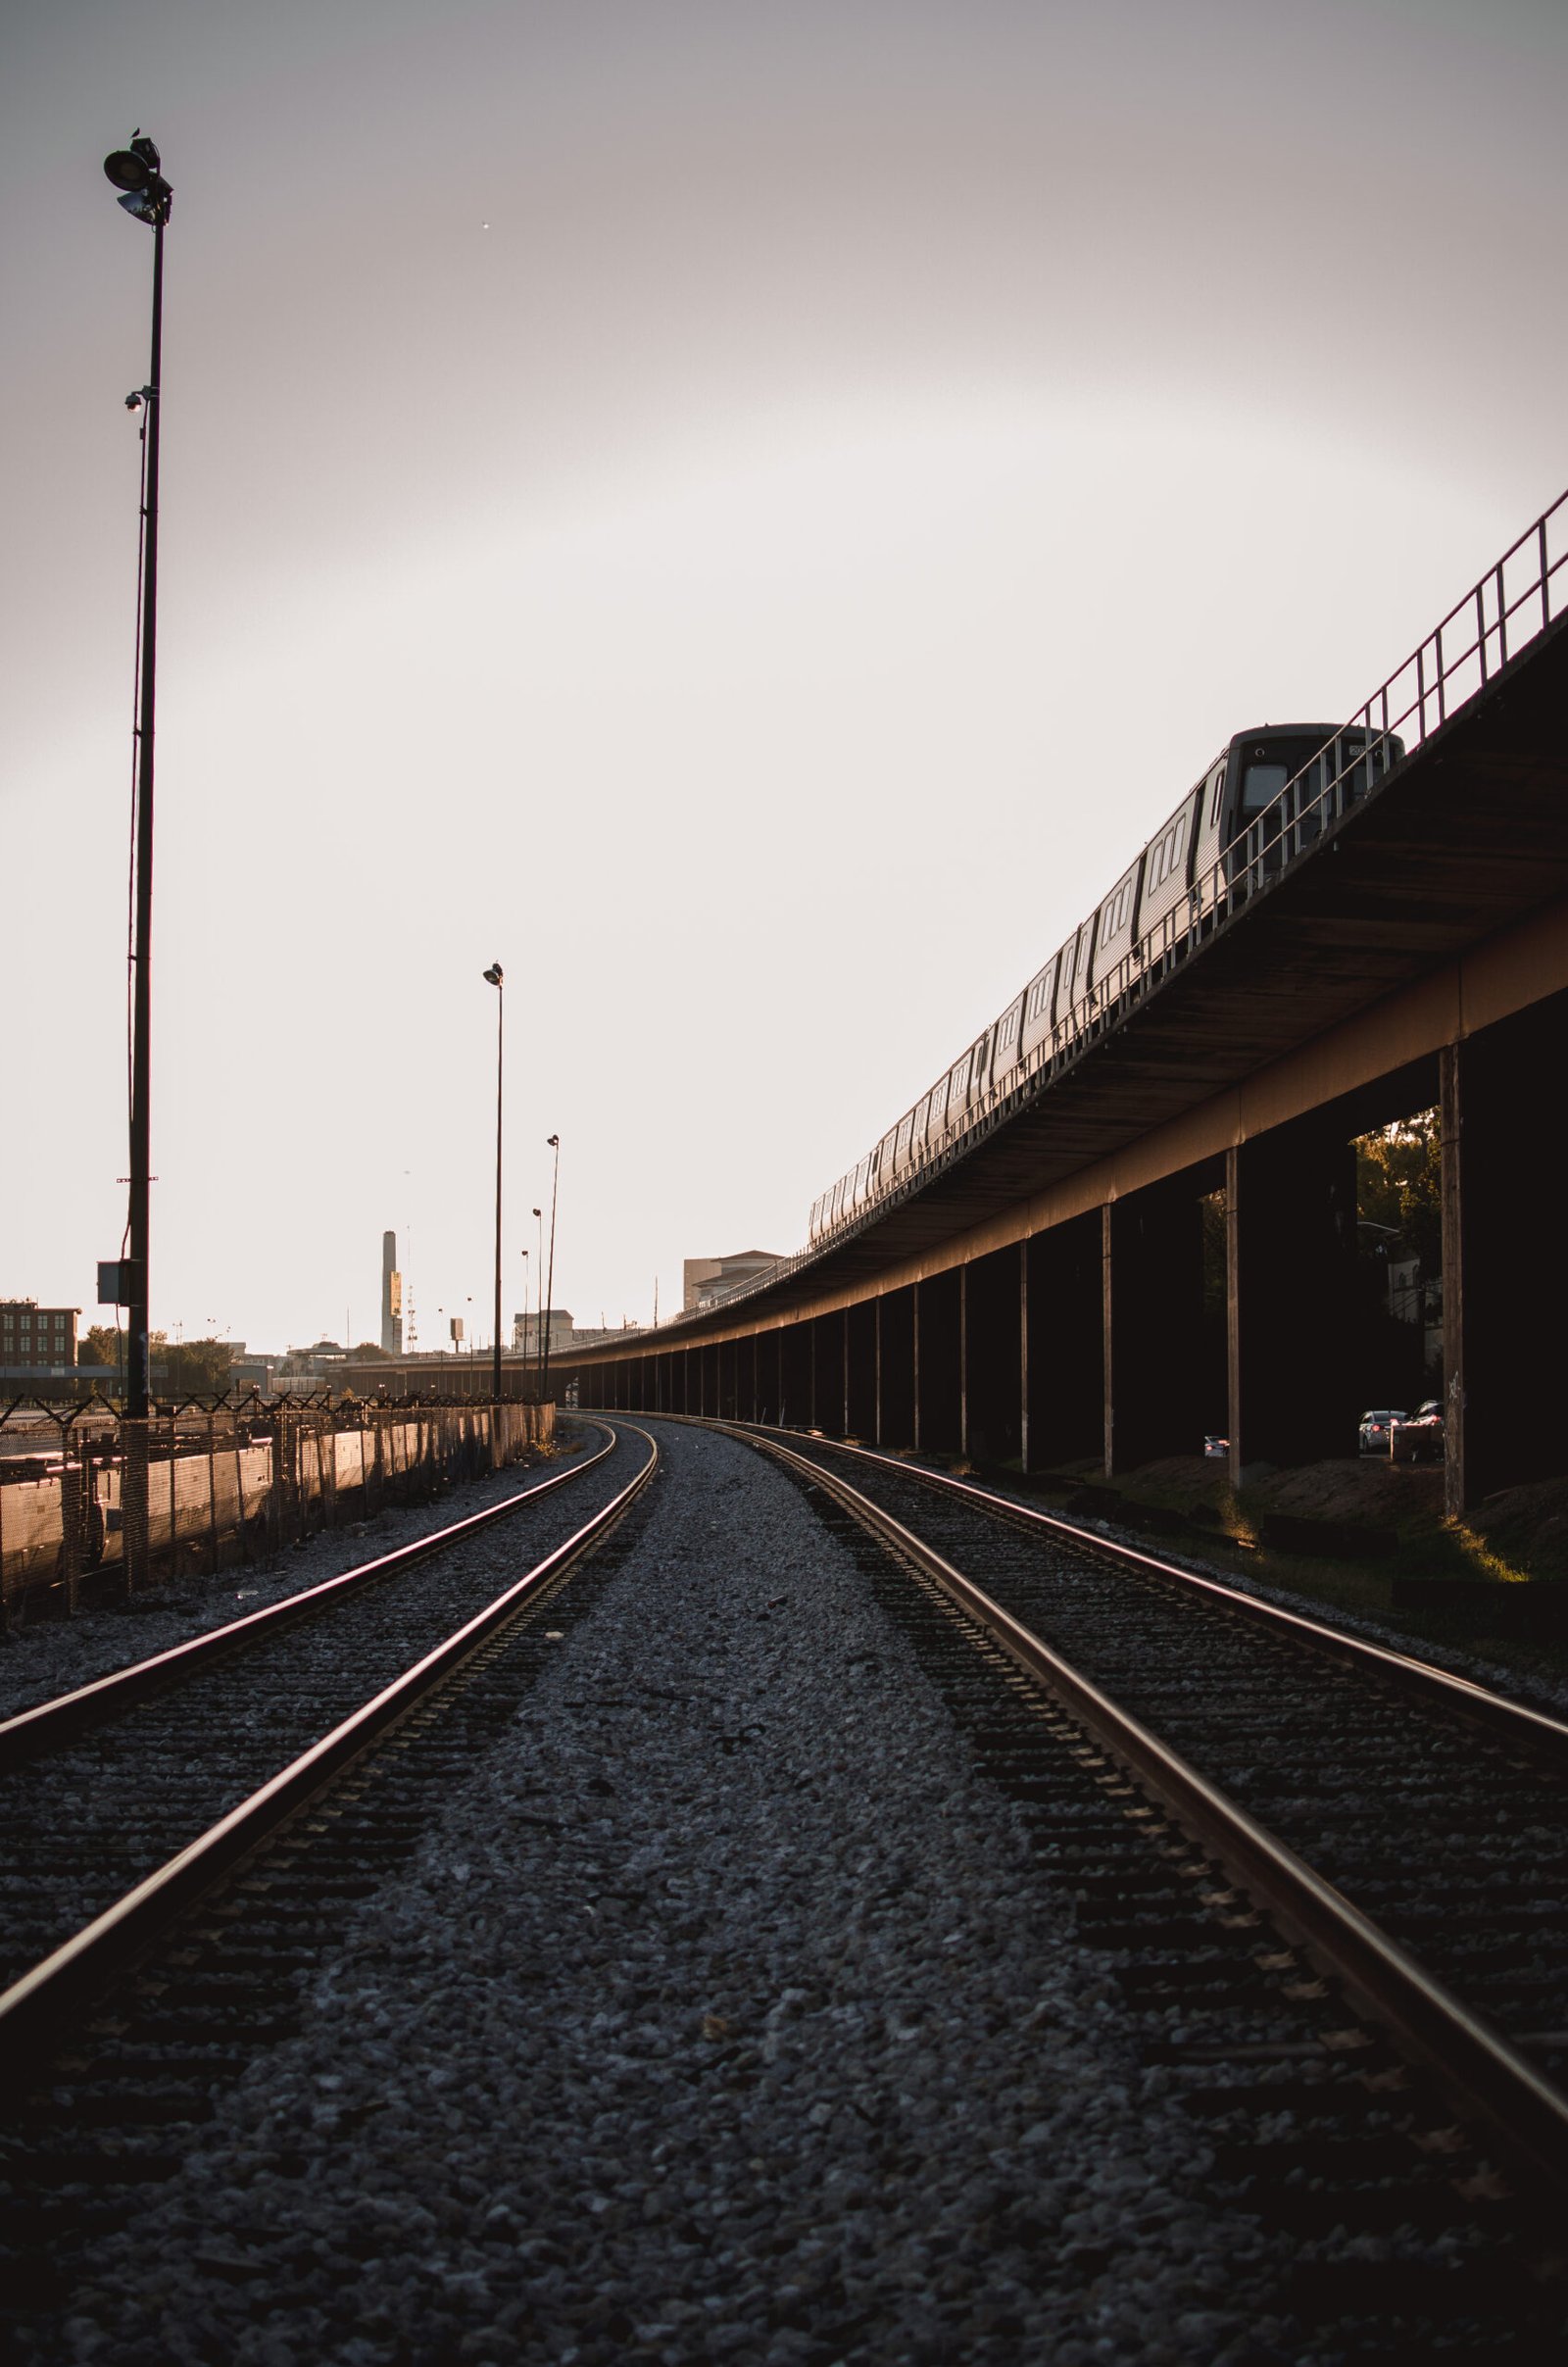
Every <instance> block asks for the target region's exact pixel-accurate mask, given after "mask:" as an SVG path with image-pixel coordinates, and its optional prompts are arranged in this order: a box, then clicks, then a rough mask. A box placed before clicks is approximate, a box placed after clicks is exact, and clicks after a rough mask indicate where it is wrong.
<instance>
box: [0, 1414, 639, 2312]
mask: <svg viewBox="0 0 1568 2367" xmlns="http://www.w3.org/2000/svg"><path fill="white" fill-rule="evenodd" d="M603 1427H606V1429H607V1444H606V1446H605V1447H604V1448H603V1449H602V1450H601V1451H600V1452H598V1453H596V1454H595V1455H591V1456H589V1457H587V1458H586V1459H585V1460H584V1461H582V1462H580V1463H577V1464H575V1465H573V1466H572V1468H571V1470H570V1471H568V1472H564V1473H562V1474H560V1475H559V1476H558V1478H556V1479H555V1480H552V1481H548V1482H545V1483H544V1484H542V1485H538V1486H535V1487H533V1488H530V1489H526V1490H522V1491H519V1493H518V1494H517V1495H516V1496H515V1497H512V1498H509V1499H508V1500H507V1501H506V1502H505V1503H504V1504H499V1505H494V1506H491V1507H490V1508H489V1509H488V1510H487V1511H485V1512H481V1513H479V1514H476V1515H473V1516H471V1517H470V1518H468V1519H466V1520H462V1521H458V1522H454V1523H453V1524H451V1525H450V1526H449V1527H448V1528H445V1529H443V1530H441V1531H439V1532H437V1533H436V1534H435V1535H433V1536H431V1537H428V1538H424V1539H420V1540H418V1541H417V1543H416V1544H415V1545H414V1546H412V1547H406V1548H403V1549H401V1550H400V1551H399V1552H397V1553H391V1554H387V1555H383V1556H380V1557H378V1559H377V1560H375V1561H373V1562H370V1563H367V1564H365V1565H363V1567H361V1568H360V1569H357V1570H353V1571H350V1572H347V1573H345V1574H344V1575H343V1576H342V1577H340V1578H337V1579H333V1580H329V1581H327V1582H326V1584H325V1585H323V1586H320V1587H317V1588H313V1589H311V1590H309V1592H308V1593H307V1594H305V1595H302V1596H297V1597H293V1598H290V1599H288V1600H287V1601H285V1602H283V1603H277V1604H274V1605H272V1606H271V1607H270V1609H269V1610H267V1611H264V1612H260V1613H258V1614H255V1615H254V1616H253V1617H251V1618H249V1619H244V1620H239V1621H235V1622H233V1623H232V1625H231V1626H229V1627H227V1628H222V1629H218V1630H214V1631H212V1632H211V1633H210V1634H207V1635H204V1636H202V1637H200V1638H197V1639H194V1640H193V1641H192V1642H191V1643H189V1644H187V1645H184V1646H181V1647H178V1648H177V1649H176V1650H175V1651H174V1652H167V1653H162V1654H159V1655H158V1656H157V1658H156V1659H154V1660H151V1661H148V1662H144V1663H141V1664H139V1665H138V1666H137V1667H134V1668H131V1669H126V1670H123V1671H122V1672H120V1673H119V1674H118V1675H117V1676H114V1677H110V1678H105V1679H102V1680H100V1681H99V1682H98V1683H97V1684H94V1685H91V1686H87V1687H84V1688H82V1689H81V1690H80V1691H79V1692H78V1693H76V1694H73V1695H71V1696H67V1697H65V1698H63V1699H62V1700H61V1701H55V1702H48V1703H43V1704H40V1705H39V1706H38V1707H37V1708H36V1709H33V1710H29V1711H27V1712H25V1713H23V1714H22V1715H21V1716H19V1717H16V1718H13V1719H10V1720H8V1721H6V1723H5V1724H4V1725H3V1726H0V1769H3V1774H0V1801H3V1805H4V1815H3V1817H0V1898H3V1899H4V1901H5V1904H6V1907H7V1910H8V1912H7V1916H6V1924H5V1937H4V1943H3V1946H4V1961H5V1974H4V1978H5V1980H6V1984H7V1985H6V1987H5V1988H4V1991H3V1993H0V2080H3V2083H4V2089H5V2094H6V2097H7V2108H6V2113H5V2121H4V2130H3V2136H0V2257H3V2256H4V2254H5V2253H6V2252H10V2253H11V2254H12V2274H11V2276H10V2278H8V2279H7V2280H5V2281H6V2282H8V2283H10V2284H11V2285H12V2286H13V2290H14V2292H15V2293H16V2296H17V2299H18V2300H20V2302H21V2303H22V2305H23V2307H24V2308H25V2307H27V2306H30V2305H31V2304H32V2303H33V2302H35V2301H37V2300H38V2299H39V2298H40V2297H43V2298H49V2297H51V2296H53V2297H57V2289H58V2277H59V2275H61V2274H63V2273H64V2271H63V2270H62V2269H61V2267H60V2263H59V2257H58V2247H59V2244H60V2243H61V2242H62V2241H63V2242H64V2243H65V2245H66V2248H67V2250H70V2249H72V2248H73V2247H75V2246H76V2245H77V2244H79V2242H80V2241H81V2240H83V2239H85V2238H89V2237H90V2236H91V2235H92V2233H93V2232H94V2231H95V2230H96V2229H100V2228H101V2227H103V2226H104V2225H107V2224H112V2223H114V2221H115V2220H116V2219H117V2218H119V2217H123V2214H124V2211H125V2209H126V2208H127V2207H128V2198H129V2197H130V2196H132V2195H133V2194H135V2193H136V2192H137V2191H138V2190H139V2189H141V2188H143V2187H144V2186H145V2185H146V2183H147V2182H148V2181H149V2180H153V2179H156V2178H160V2177H163V2176H167V2175H169V2174H170V2172H171V2170H172V2167H173V2166H174V2165H175V2160H176V2155H175V2154H174V2153H173V2152H172V2151H171V2132H172V2131H176V2130H177V2131H184V2132H186V2140H187V2141H188V2129H189V2126H191V2125H194V2124H196V2123H199V2122H200V2121H202V2120H203V2119H205V2118H206V2117H208V2116H209V2115H210V2113H211V2111H212V2109H213V2099H214V2096H215V2095H216V2093H217V2091H218V2090H219V2089H220V2088H221V2086H222V2084H223V2083H224V2082H225V2081H226V2080H228V2079H229V2078H232V2077H234V2076H237V2075H238V2073H239V2072H240V2071H241V2070H242V2069H243V2068H244V2066H245V2064H246V2063H247V2062H248V2061H249V2060H250V2059H251V2057H252V2055H253V2054H254V2053H255V2051H256V2050H257V2048H258V2047H260V2046H263V2045H266V2044H270V2043H272V2042H273V2041H274V2040H275V2039H276V2038H277V2037H278V2036H279V2035H280V2034H281V2033H282V2032H283V2031H284V2030H286V2029H287V2028H289V2027H291V2026H292V2021H293V2019H294V2017H295V2014H296V2009H297V2005H298V1997H299V1987H300V1981H301V1974H302V1968H303V1967H309V1966H310V1965H312V1964H313V1963H314V1962H315V1961H316V1959H317V1957H318V1956H319V1953H320V1951H321V1949H322V1948H324V1947H326V1946H329V1945H330V1943H331V1940H332V1938H333V1936H334V1935H335V1933H336V1932H337V1931H338V1930H340V1929H341V1925H342V1922H343V1919H344V1917H345V1915H346V1914H347V1913H348V1912H349V1911H351V1909H352V1906H353V1904H354V1903H355V1901H357V1900H358V1899H361V1898H363V1897H364V1896H366V1895H367V1894H368V1892H369V1891H371V1890H373V1889H374V1888H375V1887H376V1884H377V1883H378V1882H379V1881H380V1880H381V1879H382V1877H383V1876H384V1874H385V1872H386V1871H387V1870H388V1868H389V1866H390V1865H392V1864H395V1863H399V1862H401V1861H402V1860H403V1858H404V1857H405V1856H406V1855H407V1854H408V1852H409V1851H410V1850H411V1849H412V1848H413V1847H414V1845H415V1842H416V1841H417V1837H418V1835H419V1833H420V1832H421V1831H423V1830H424V1829H425V1828H426V1827H427V1825H428V1821H429V1818H430V1816H431V1814H432V1813H433V1812H434V1810H435V1808H436V1807H438V1806H439V1803H440V1800H441V1799H442V1798H443V1796H444V1789H445V1787H446V1786H448V1785H449V1784H450V1782H451V1781H452V1780H454V1779H456V1778H459V1777H461V1775H462V1774H463V1773H464V1772H465V1771H466V1768H467V1767H468V1766H469V1765H470V1764H471V1762H472V1759H473V1756H474V1754H475V1753H476V1752H477V1751H480V1750H482V1749H483V1747H484V1745H485V1743H486V1741H487V1740H488V1739H489V1738H491V1737H492V1736H493V1735H494V1734H496V1733H497V1732H499V1731H500V1729H501V1727H502V1726H504V1725H505V1724H506V1722H507V1721H508V1720H509V1719H510V1718H512V1717H513V1716H515V1713H516V1710H517V1707H518V1704H519V1702H520V1701H522V1700H523V1699H524V1697H525V1696H526V1693H527V1690H528V1687H529V1685H530V1683H531V1682H532V1679H533V1677H534V1675H535V1674H536V1673H537V1671H538V1669H539V1668H540V1667H541V1666H542V1665H543V1664H544V1662H545V1660H546V1658H547V1657H548V1655H549V1654H550V1652H552V1651H553V1649H554V1646H555V1643H556V1641H557V1640H558V1637H559V1635H561V1634H564V1632H565V1630H566V1628H567V1627H568V1626H569V1624H570V1623H571V1622H572V1621H573V1620H574V1619H575V1618H576V1617H578V1616H580V1615H581V1612H582V1610H583V1608H584V1607H585V1603H586V1599H587V1598H588V1597H589V1596H591V1594H592V1593H593V1591H594V1589H593V1587H592V1585H591V1583H588V1584H586V1585H585V1584H583V1583H579V1585H578V1586H577V1587H575V1588H572V1589H569V1590H568V1591H567V1592H565V1593H564V1594H563V1592H562V1590H563V1588H564V1586H565V1582H566V1580H567V1579H568V1578H569V1577H570V1576H571V1575H572V1573H573V1572H574V1571H576V1570H577V1568H578V1566H579V1564H581V1563H582V1562H583V1561H584V1559H585V1557H586V1556H588V1555H589V1554H591V1553H593V1552H594V1550H595V1549H596V1548H597V1547H599V1546H600V1545H601V1544H602V1543H603V1542H604V1540H605V1539H606V1538H607V1537H608V1536H609V1535H610V1533H611V1532H612V1531H613V1529H614V1527H615V1526H616V1524H617V1523H618V1522H619V1521H620V1520H621V1519H622V1517H623V1516H624V1514H625V1513H626V1511H627V1510H628V1508H629V1507H630V1505H631V1504H632V1503H633V1502H634V1501H635V1499H636V1498H637V1496H638V1495H639V1494H640V1492H641V1490H642V1489H643V1488H644V1486H645V1485H646V1484H647V1482H648V1481H649V1479H650V1478H651V1477H652V1476H653V1474H654V1472H655V1471H656V1469H657V1467H658V1450H657V1448H656V1447H655V1445H654V1442H653V1440H652V1439H651V1438H650V1437H649V1436H648V1434H647V1433H646V1432H642V1431H624V1430H611V1429H609V1428H608V1426H603ZM585 1495H586V1496H587V1497H588V1499H589V1502H590V1504H591V1505H592V1508H591V1509H587V1508H586V1507H585V1504H584V1501H583V1499H584V1497H585ZM585 1510H586V1517H585V1516H584V1515H585ZM518 1514H526V1515H527V1518H526V1521H525V1523H524V1526H523V1535H524V1536H525V1538H526V1556H527V1559H528V1562H529V1566H527V1567H526V1568H525V1569H524V1570H523V1571H522V1573H521V1574H520V1575H519V1574H516V1564H517V1561H518V1559H519V1558H521V1557H522V1556H521V1555H520V1554H519V1551H518V1545H519V1542H520V1541H519V1540H518V1537H517V1522H516V1515H518ZM502 1562H505V1563H506V1564H507V1565H508V1566H507V1568H506V1570H505V1574H504V1583H500V1584H499V1586H498V1579H500V1578H501V1577H502V1575H503V1573H502V1571H501V1570H500V1569H499V1568H498V1564H499V1563H502ZM547 1607H548V1612H549V1615H550V1617H551V1618H552V1620H554V1621H555V1622H556V1624H555V1625H554V1626H552V1627H550V1628H546V1627H545V1626H544V1624H543V1617H542V1614H544V1613H545V1612H546V1610H547ZM40 2263H41V2265H40ZM19 2280H20V2282H19Z"/></svg>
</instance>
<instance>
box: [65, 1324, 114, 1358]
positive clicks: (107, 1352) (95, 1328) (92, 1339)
mask: <svg viewBox="0 0 1568 2367" xmlns="http://www.w3.org/2000/svg"><path fill="white" fill-rule="evenodd" d="M76 1362H77V1363H78V1364H108V1365H110V1366H111V1367H112V1368H113V1367H118V1366H119V1365H120V1364H121V1363H123V1350H122V1346H121V1337H120V1334H119V1332H117V1331H116V1330H115V1329H114V1327H113V1325H112V1324H108V1323H89V1324H88V1326H87V1328H86V1330H85V1331H84V1332H83V1333H82V1334H81V1337H80V1338H79V1339H78V1340H77V1342H76Z"/></svg>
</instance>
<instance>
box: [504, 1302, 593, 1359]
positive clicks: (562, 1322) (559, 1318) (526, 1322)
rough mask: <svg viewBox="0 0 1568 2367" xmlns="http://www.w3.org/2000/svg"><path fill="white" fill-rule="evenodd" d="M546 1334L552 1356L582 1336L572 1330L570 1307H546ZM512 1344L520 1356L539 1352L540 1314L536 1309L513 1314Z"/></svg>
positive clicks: (534, 1354)
mask: <svg viewBox="0 0 1568 2367" xmlns="http://www.w3.org/2000/svg"><path fill="white" fill-rule="evenodd" d="M544 1336H545V1338H546V1340H547V1341H548V1342H549V1343H550V1353H551V1355H552V1356H557V1355H559V1354H560V1352H561V1350H562V1349H564V1348H569V1347H570V1346H571V1345H572V1342H573V1340H576V1339H580V1338H581V1337H582V1335H581V1333H580V1332H574V1331H573V1330H572V1325H571V1313H570V1309H569V1308H567V1307H547V1308H546V1309H545V1324H544ZM512 1345H513V1348H514V1349H515V1352H516V1354H517V1355H518V1356H537V1355H538V1354H539V1316H538V1312H537V1310H536V1309H534V1308H530V1309H529V1310H528V1312H527V1313H526V1314H521V1315H514V1316H513V1318H512Z"/></svg>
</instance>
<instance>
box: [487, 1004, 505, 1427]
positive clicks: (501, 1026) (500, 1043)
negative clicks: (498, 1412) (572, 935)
mask: <svg viewBox="0 0 1568 2367" xmlns="http://www.w3.org/2000/svg"><path fill="white" fill-rule="evenodd" d="M484 974H485V977H486V978H487V979H488V980H489V982H490V984H491V985H492V986H493V987H494V988H495V990H496V1333H495V1366H494V1372H493V1378H494V1381H495V1393H496V1403H497V1404H498V1405H499V1404H500V1402H501V1059H502V1052H503V1049H504V1033H505V1020H506V1009H507V997H506V988H505V984H504V972H503V970H502V967H501V964H500V962H491V964H490V967H489V968H488V969H487V970H486V971H485V973H484Z"/></svg>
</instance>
